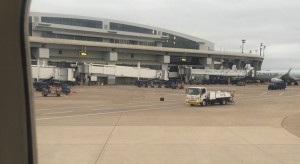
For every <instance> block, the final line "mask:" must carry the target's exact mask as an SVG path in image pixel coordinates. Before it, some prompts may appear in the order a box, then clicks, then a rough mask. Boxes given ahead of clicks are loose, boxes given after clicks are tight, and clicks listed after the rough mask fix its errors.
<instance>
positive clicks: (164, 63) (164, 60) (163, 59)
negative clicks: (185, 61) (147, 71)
mask: <svg viewBox="0 0 300 164" xmlns="http://www.w3.org/2000/svg"><path fill="white" fill-rule="evenodd" d="M157 60H158V62H159V63H161V70H162V75H161V79H164V80H167V79H168V67H169V63H170V56H168V55H163V56H158V58H157Z"/></svg>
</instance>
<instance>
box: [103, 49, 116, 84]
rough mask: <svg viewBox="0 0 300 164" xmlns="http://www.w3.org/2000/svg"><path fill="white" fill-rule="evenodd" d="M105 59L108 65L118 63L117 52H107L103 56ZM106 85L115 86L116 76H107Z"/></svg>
mask: <svg viewBox="0 0 300 164" xmlns="http://www.w3.org/2000/svg"><path fill="white" fill-rule="evenodd" d="M105 59H106V61H107V64H108V65H116V62H117V61H118V52H114V51H110V52H107V53H106V54H105ZM107 84H116V76H112V75H108V76H107Z"/></svg>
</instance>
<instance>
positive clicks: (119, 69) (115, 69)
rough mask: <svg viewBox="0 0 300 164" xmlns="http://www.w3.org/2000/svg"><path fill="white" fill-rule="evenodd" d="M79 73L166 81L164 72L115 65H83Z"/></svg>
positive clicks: (166, 75) (166, 77)
mask: <svg viewBox="0 0 300 164" xmlns="http://www.w3.org/2000/svg"><path fill="white" fill-rule="evenodd" d="M81 67H82V68H81V69H80V71H79V73H83V74H86V75H91V76H98V75H99V76H103V75H106V76H115V77H132V78H138V79H139V78H146V79H154V78H159V79H162V80H167V79H168V74H167V72H166V71H162V70H153V69H149V68H141V67H139V66H138V67H129V66H117V65H102V64H83V65H82V66H81Z"/></svg>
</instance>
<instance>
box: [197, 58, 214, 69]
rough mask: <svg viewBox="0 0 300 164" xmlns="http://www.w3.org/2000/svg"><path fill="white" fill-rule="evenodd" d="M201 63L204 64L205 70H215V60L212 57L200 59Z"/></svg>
mask: <svg viewBox="0 0 300 164" xmlns="http://www.w3.org/2000/svg"><path fill="white" fill-rule="evenodd" d="M199 63H200V64H202V65H203V66H204V67H205V69H214V67H215V66H214V59H213V58H211V57H207V58H200V59H199Z"/></svg>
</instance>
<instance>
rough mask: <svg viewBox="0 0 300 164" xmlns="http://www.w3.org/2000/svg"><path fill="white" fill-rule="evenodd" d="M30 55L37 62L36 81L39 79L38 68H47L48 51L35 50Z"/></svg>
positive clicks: (43, 49) (44, 49)
mask: <svg viewBox="0 0 300 164" xmlns="http://www.w3.org/2000/svg"><path fill="white" fill-rule="evenodd" d="M32 55H33V56H34V57H35V58H36V60H37V64H36V65H37V69H38V71H37V76H36V77H37V79H36V80H37V81H39V79H40V67H41V66H43V67H45V66H47V65H48V60H47V59H49V57H50V50H49V48H35V49H33V50H32Z"/></svg>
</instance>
